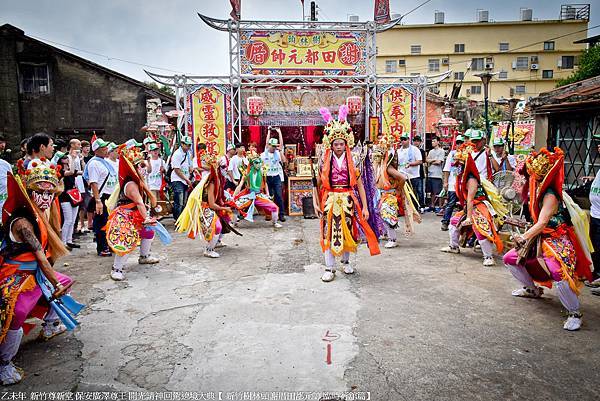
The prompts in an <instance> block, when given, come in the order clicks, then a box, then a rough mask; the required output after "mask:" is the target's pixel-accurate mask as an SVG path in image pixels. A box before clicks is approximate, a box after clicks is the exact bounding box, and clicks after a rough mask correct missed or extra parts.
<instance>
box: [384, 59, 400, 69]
mask: <svg viewBox="0 0 600 401" xmlns="http://www.w3.org/2000/svg"><path fill="white" fill-rule="evenodd" d="M397 70H398V69H397V68H396V60H385V72H396V71H397Z"/></svg>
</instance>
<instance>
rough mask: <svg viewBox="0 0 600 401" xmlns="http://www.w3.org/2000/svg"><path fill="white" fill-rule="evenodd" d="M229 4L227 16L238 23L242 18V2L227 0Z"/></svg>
mask: <svg viewBox="0 0 600 401" xmlns="http://www.w3.org/2000/svg"><path fill="white" fill-rule="evenodd" d="M229 3H231V13H229V15H231V18H233V19H234V20H235V21H239V20H240V18H241V17H242V0H229Z"/></svg>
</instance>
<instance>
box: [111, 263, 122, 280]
mask: <svg viewBox="0 0 600 401" xmlns="http://www.w3.org/2000/svg"><path fill="white" fill-rule="evenodd" d="M110 278H112V279H113V280H115V281H123V280H125V275H124V274H123V270H122V269H115V267H114V266H113V268H112V270H111V271H110Z"/></svg>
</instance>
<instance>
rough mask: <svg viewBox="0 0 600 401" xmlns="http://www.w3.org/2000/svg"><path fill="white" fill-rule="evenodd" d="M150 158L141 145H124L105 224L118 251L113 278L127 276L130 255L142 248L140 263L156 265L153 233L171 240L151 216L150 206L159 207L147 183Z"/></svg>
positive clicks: (111, 246) (109, 242) (163, 238)
mask: <svg viewBox="0 0 600 401" xmlns="http://www.w3.org/2000/svg"><path fill="white" fill-rule="evenodd" d="M147 168H148V161H147V160H145V159H144V156H143V154H142V152H141V151H140V149H139V148H138V147H131V148H127V147H121V149H120V161H119V184H118V188H116V189H115V191H114V192H113V194H112V195H111V197H110V198H109V199H108V201H107V202H106V207H107V208H108V210H109V211H110V214H109V216H108V222H107V224H106V227H105V229H106V239H107V241H108V246H109V247H110V249H111V250H112V251H113V252H114V253H115V260H114V263H113V267H112V270H111V272H110V278H111V279H113V280H115V281H122V280H124V279H125V276H124V274H123V269H124V267H125V263H126V262H127V259H128V258H129V254H130V253H131V252H133V251H134V250H135V248H137V247H138V246H139V247H140V257H139V258H138V263H139V264H155V263H159V262H160V260H159V259H158V258H156V257H153V256H152V255H151V254H150V247H151V245H152V240H153V239H154V234H155V233H158V235H159V238H160V239H161V241H162V242H163V243H165V244H169V243H170V242H171V237H170V235H169V234H168V232H167V230H166V229H165V228H164V227H163V226H162V225H161V224H160V223H159V222H157V221H156V219H155V218H154V217H152V216H150V212H149V208H148V206H147V203H149V204H150V207H151V208H153V209H155V208H156V198H155V197H154V195H153V194H152V191H150V189H149V188H148V185H147V184H146V182H145V179H146V176H147Z"/></svg>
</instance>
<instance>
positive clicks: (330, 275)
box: [321, 270, 335, 283]
mask: <svg viewBox="0 0 600 401" xmlns="http://www.w3.org/2000/svg"><path fill="white" fill-rule="evenodd" d="M334 278H335V271H331V270H325V273H323V275H322V276H321V280H322V281H324V282H325V283H328V282H330V281H333V279H334Z"/></svg>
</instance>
